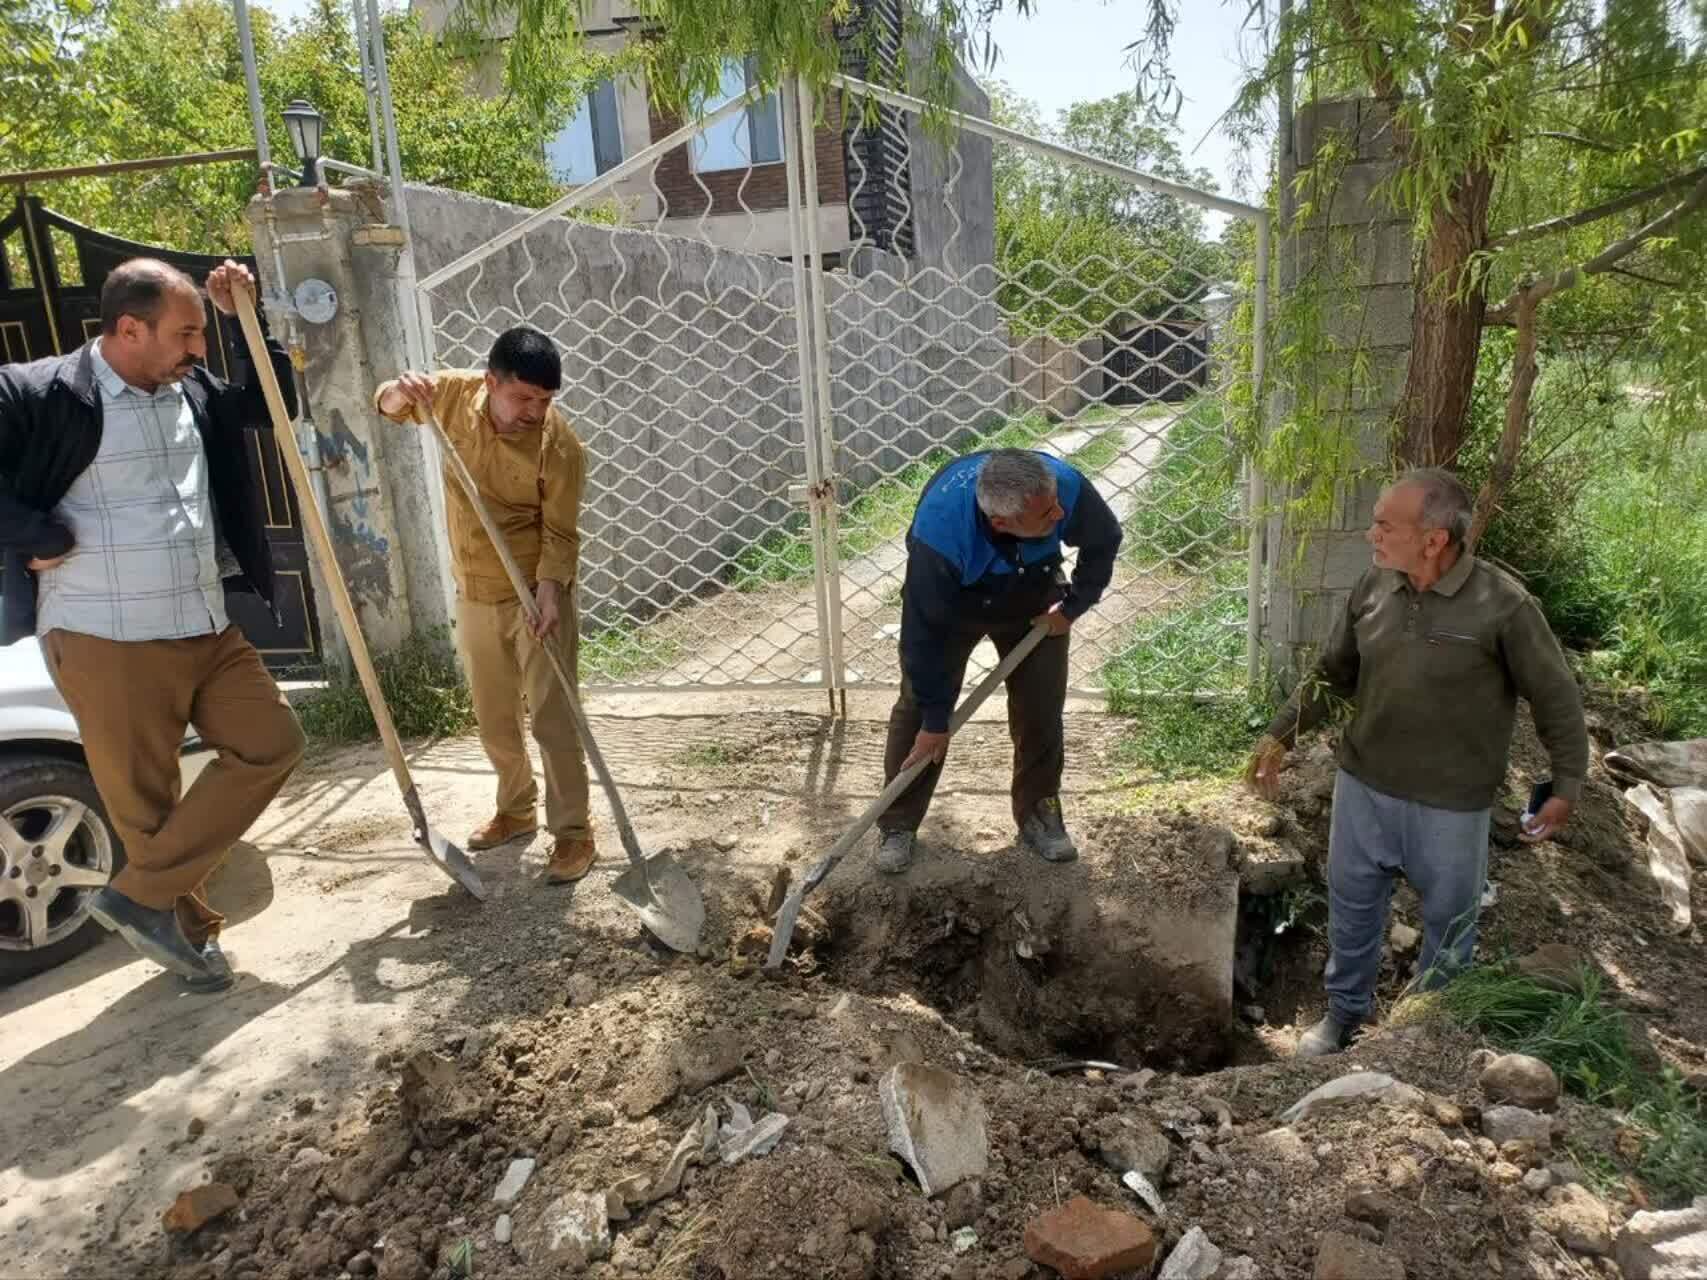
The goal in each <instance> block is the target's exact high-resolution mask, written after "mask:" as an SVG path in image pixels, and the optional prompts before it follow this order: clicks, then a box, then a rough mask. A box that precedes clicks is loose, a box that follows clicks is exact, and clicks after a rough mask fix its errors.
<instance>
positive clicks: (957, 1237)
mask: <svg viewBox="0 0 1707 1280" xmlns="http://www.w3.org/2000/svg"><path fill="white" fill-rule="evenodd" d="M948 1242H949V1244H950V1245H951V1246H953V1248H954V1252H955V1253H956V1254H962V1253H968V1252H970V1251H971V1250H973V1249H976V1248H977V1247H978V1233H977V1232H976V1231H974V1230H973V1229H972V1228H971V1227H961V1228H960V1229H959V1230H958V1231H956V1232H955V1233H954V1234H953V1235H951V1236H950V1237H949V1238H948Z"/></svg>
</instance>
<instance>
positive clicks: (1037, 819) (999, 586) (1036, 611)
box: [877, 449, 1120, 874]
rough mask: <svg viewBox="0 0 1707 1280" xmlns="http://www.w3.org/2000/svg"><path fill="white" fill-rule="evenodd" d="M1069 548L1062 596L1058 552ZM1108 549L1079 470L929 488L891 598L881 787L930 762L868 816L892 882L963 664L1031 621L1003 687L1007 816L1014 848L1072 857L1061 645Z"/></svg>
mask: <svg viewBox="0 0 1707 1280" xmlns="http://www.w3.org/2000/svg"><path fill="white" fill-rule="evenodd" d="M1063 546H1070V547H1077V548H1078V550H1079V558H1078V562H1077V564H1076V565H1075V566H1074V569H1073V580H1072V583H1071V585H1068V584H1067V583H1066V581H1065V577H1064V575H1063V574H1062V571H1061V563H1062V556H1061V549H1062V547H1063ZM1119 549H1120V522H1119V521H1118V520H1116V519H1115V517H1114V513H1113V512H1112V511H1110V510H1109V509H1108V504H1107V503H1106V502H1104V501H1103V500H1102V497H1101V495H1099V494H1098V493H1097V491H1096V489H1095V488H1094V487H1093V486H1092V485H1091V482H1090V481H1089V480H1087V479H1086V478H1085V476H1084V474H1083V473H1082V472H1080V471H1079V470H1078V469H1077V468H1075V467H1072V466H1069V465H1068V464H1067V463H1065V462H1063V461H1061V460H1060V459H1059V458H1055V457H1052V456H1050V455H1048V454H1044V453H1034V452H1032V451H1030V450H1027V449H994V450H990V451H989V452H985V453H974V454H971V455H969V456H967V457H964V458H959V459H956V460H955V461H953V462H950V463H949V464H948V465H946V466H945V467H943V468H942V469H941V470H940V471H938V472H937V473H936V475H934V476H932V477H931V480H930V483H928V484H927V485H926V486H925V491H924V493H923V494H922V495H921V496H920V498H919V506H918V510H917V511H916V512H915V513H914V515H913V525H912V528H911V529H910V530H909V531H908V533H907V580H906V585H905V586H904V588H903V589H902V594H901V696H900V697H899V698H898V699H897V700H896V702H895V709H894V710H893V711H891V712H890V713H889V741H888V746H887V748H886V750H885V752H884V771H885V774H886V776H887V777H888V778H894V777H895V775H896V774H898V773H900V772H901V771H902V770H903V769H905V768H907V767H908V766H909V765H911V764H913V763H914V762H915V761H918V760H924V759H929V760H932V761H934V763H933V764H932V765H931V767H930V768H928V769H926V770H925V771H924V773H923V774H921V775H920V776H919V779H918V781H917V782H915V783H914V784H913V785H912V786H911V787H909V788H908V789H907V790H906V791H905V792H904V793H903V794H902V795H901V797H900V798H899V799H898V800H896V801H895V803H894V804H893V805H891V806H890V807H889V811H888V812H887V813H885V814H884V815H883V817H882V818H881V819H879V822H878V826H879V829H880V830H881V832H882V841H881V843H880V845H879V846H878V851H877V865H878V868H879V869H880V870H882V871H887V872H889V873H891V874H895V873H898V872H901V871H904V870H906V868H907V866H908V864H909V863H911V862H912V860H913V841H914V836H915V834H916V833H917V831H918V829H919V824H920V823H921V822H923V821H924V818H925V810H926V809H928V808H929V807H930V802H931V793H932V792H933V791H935V790H936V783H937V779H938V777H940V776H941V774H942V760H943V757H944V756H945V755H946V754H947V751H948V719H949V714H950V713H951V712H952V711H953V709H954V704H955V701H956V700H957V699H958V697H959V695H960V686H961V683H962V682H963V680H964V679H965V676H966V663H967V660H968V659H969V658H970V657H971V656H972V650H973V649H974V648H976V647H977V644H978V642H979V641H980V640H982V639H984V638H985V637H986V636H988V637H989V639H990V641H991V643H992V644H994V645H995V646H996V651H997V653H1001V654H1005V653H1007V652H1008V651H1009V650H1010V649H1012V648H1013V647H1014V646H1015V645H1017V644H1018V643H1019V642H1020V641H1021V640H1022V639H1024V638H1025V635H1026V633H1027V632H1028V631H1029V630H1030V629H1031V626H1032V624H1033V623H1034V622H1039V621H1041V622H1044V623H1046V624H1047V626H1048V628H1049V634H1048V636H1046V637H1045V638H1044V640H1043V641H1042V642H1041V643H1040V644H1039V645H1038V646H1037V648H1036V649H1034V650H1033V651H1032V653H1031V656H1030V657H1028V658H1026V660H1025V661H1024V662H1022V663H1020V665H1019V666H1018V667H1016V668H1015V669H1014V672H1013V674H1012V675H1011V676H1009V677H1008V681H1007V687H1008V729H1009V732H1010V733H1011V735H1012V737H1013V741H1014V773H1013V787H1012V795H1013V810H1014V823H1015V825H1016V826H1017V827H1018V828H1019V836H1020V841H1021V843H1023V844H1025V845H1026V846H1027V847H1029V848H1030V849H1031V850H1032V851H1033V852H1034V853H1036V854H1037V855H1038V856H1039V857H1041V858H1043V859H1044V860H1045V861H1048V862H1071V861H1072V860H1073V859H1074V858H1076V857H1078V850H1077V849H1076V848H1075V847H1074V845H1073V840H1072V837H1071V836H1069V835H1068V834H1067V828H1066V825H1065V823H1064V822H1063V821H1062V818H1061V797H1060V791H1061V771H1062V768H1063V765H1064V764H1065V732H1064V728H1063V725H1062V721H1061V713H1062V708H1063V707H1064V705H1065V703H1066V700H1067V636H1068V633H1069V631H1070V629H1071V627H1072V625H1073V623H1074V622H1075V621H1076V620H1077V619H1078V618H1079V617H1080V616H1081V615H1082V614H1084V612H1085V611H1086V610H1087V609H1089V608H1090V607H1091V606H1092V605H1094V604H1096V602H1097V601H1098V600H1100V599H1101V598H1102V593H1103V591H1104V590H1105V589H1106V588H1107V587H1108V582H1109V579H1110V578H1111V577H1112V576H1113V574H1114V557H1115V553H1116V552H1118V551H1119Z"/></svg>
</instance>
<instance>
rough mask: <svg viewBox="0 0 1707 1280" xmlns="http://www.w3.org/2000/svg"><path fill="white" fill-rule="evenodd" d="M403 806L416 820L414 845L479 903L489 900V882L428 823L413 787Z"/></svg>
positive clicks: (419, 797)
mask: <svg viewBox="0 0 1707 1280" xmlns="http://www.w3.org/2000/svg"><path fill="white" fill-rule="evenodd" d="M403 806H404V808H406V809H408V810H409V817H410V818H411V819H412V821H413V825H414V829H415V843H416V844H418V845H420V846H421V848H423V849H425V850H426V851H427V856H428V857H429V858H431V859H432V860H433V865H434V866H436V867H437V868H438V869H439V870H440V871H442V872H444V873H445V874H446V875H447V876H449V877H450V878H451V879H452V880H455V881H456V882H457V883H458V884H459V885H461V886H462V887H463V888H464V889H467V890H468V892H469V893H470V894H471V895H473V897H474V898H475V900H476V901H478V902H484V901H486V882H485V881H484V880H482V879H481V878H480V873H479V872H478V871H476V870H475V869H474V864H473V863H472V862H470V861H469V860H468V855H467V854H466V853H464V852H463V851H462V850H461V849H460V848H458V847H457V846H456V845H454V844H452V843H451V842H450V841H449V840H446V839H445V838H444V836H442V835H440V834H439V833H438V832H437V831H435V830H433V828H432V827H431V826H429V825H428V824H427V815H426V814H425V813H424V812H423V811H422V809H421V796H420V793H419V792H417V791H416V790H415V788H413V787H410V788H409V790H408V791H407V792H405V793H404V795H403Z"/></svg>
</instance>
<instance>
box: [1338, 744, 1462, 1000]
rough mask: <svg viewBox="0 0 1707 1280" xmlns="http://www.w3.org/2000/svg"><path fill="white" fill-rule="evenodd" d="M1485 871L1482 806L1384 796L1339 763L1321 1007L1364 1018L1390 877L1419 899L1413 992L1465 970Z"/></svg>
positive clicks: (1377, 965) (1377, 969)
mask: <svg viewBox="0 0 1707 1280" xmlns="http://www.w3.org/2000/svg"><path fill="white" fill-rule="evenodd" d="M1487 874H1488V810H1486V809H1478V810H1475V811H1474V812H1471V813H1461V812H1458V811H1456V810H1452V809H1431V808H1430V807H1429V806H1428V805H1426V804H1418V803H1417V802H1416V801H1414V800H1400V799H1397V798H1396V797H1394V796H1389V795H1383V794H1382V793H1381V792H1379V791H1375V790H1373V789H1371V788H1369V787H1366V786H1364V785H1363V783H1361V782H1359V781H1358V780H1357V779H1356V778H1354V777H1352V776H1351V775H1350V774H1349V773H1347V772H1345V770H1343V769H1342V770H1340V773H1339V776H1338V777H1337V778H1336V779H1335V780H1334V812H1333V822H1332V826H1331V828H1330V830H1329V834H1328V942H1329V946H1330V947H1331V949H1332V954H1331V955H1330V956H1329V958H1328V969H1327V982H1326V986H1327V990H1328V1009H1329V1012H1331V1013H1332V1014H1333V1015H1334V1017H1335V1018H1337V1019H1339V1020H1340V1021H1342V1022H1360V1021H1362V1020H1364V1019H1366V1018H1367V1017H1368V1016H1369V1013H1370V1009H1371V1006H1372V1005H1373V1004H1374V1000H1375V982H1376V979H1377V978H1378V977H1380V974H1381V952H1382V948H1383V945H1384V944H1385V942H1386V937H1387V905H1388V903H1389V901H1390V900H1391V899H1392V896H1393V889H1394V887H1395V885H1396V883H1397V878H1398V877H1399V876H1401V875H1402V876H1404V877H1405V879H1406V880H1408V881H1409V882H1410V884H1411V887H1412V888H1413V889H1415V890H1416V891H1417V894H1418V896H1419V897H1421V899H1422V916H1423V943H1422V954H1421V956H1419V957H1418V959H1417V973H1418V975H1419V977H1418V980H1417V983H1416V986H1417V989H1418V990H1429V989H1432V988H1433V987H1436V986H1439V985H1440V984H1441V983H1443V982H1445V981H1446V979H1447V978H1449V977H1451V976H1452V975H1453V974H1454V973H1456V972H1457V971H1459V970H1461V969H1464V968H1467V967H1468V966H1469V964H1470V959H1471V956H1472V955H1473V954H1474V952H1475V949H1476V917H1477V914H1478V913H1479V912H1480V910H1481V906H1482V885H1483V882H1484V881H1485V880H1486V878H1487Z"/></svg>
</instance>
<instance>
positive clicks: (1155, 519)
mask: <svg viewBox="0 0 1707 1280" xmlns="http://www.w3.org/2000/svg"><path fill="white" fill-rule="evenodd" d="M1241 537H1242V534H1241V532H1240V529H1239V459H1238V454H1237V452H1236V450H1235V448H1234V444H1233V440H1232V439H1231V436H1230V434H1229V432H1228V430H1227V420H1226V412H1225V411H1224V410H1223V408H1222V407H1221V404H1220V402H1219V401H1218V400H1216V399H1215V398H1214V397H1212V396H1203V397H1200V398H1199V399H1198V400H1197V401H1195V402H1194V403H1193V404H1192V406H1191V407H1190V408H1189V409H1187V410H1186V411H1185V412H1184V413H1182V414H1180V415H1179V417H1177V418H1176V419H1175V420H1174V422H1173V424H1172V425H1171V426H1169V427H1168V430H1167V434H1166V435H1165V436H1164V437H1163V440H1162V448H1161V452H1160V453H1159V454H1158V455H1157V457H1156V462H1155V465H1154V466H1153V467H1152V468H1151V469H1150V474H1149V476H1148V477H1147V478H1146V479H1145V481H1144V492H1143V496H1142V498H1141V499H1140V501H1139V504H1138V507H1137V509H1136V510H1134V511H1133V513H1132V514H1131V515H1130V516H1129V517H1127V520H1126V541H1125V543H1124V545H1123V546H1122V547H1121V552H1120V554H1121V556H1122V558H1123V559H1125V560H1126V561H1127V562H1128V563H1129V564H1135V565H1140V566H1145V567H1148V566H1151V565H1157V564H1174V565H1189V566H1196V565H1206V564H1213V563H1215V562H1216V561H1218V560H1222V559H1225V558H1226V556H1227V555H1228V554H1229V552H1231V551H1232V550H1233V548H1235V547H1237V546H1238V545H1239V542H1240V539H1241Z"/></svg>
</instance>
